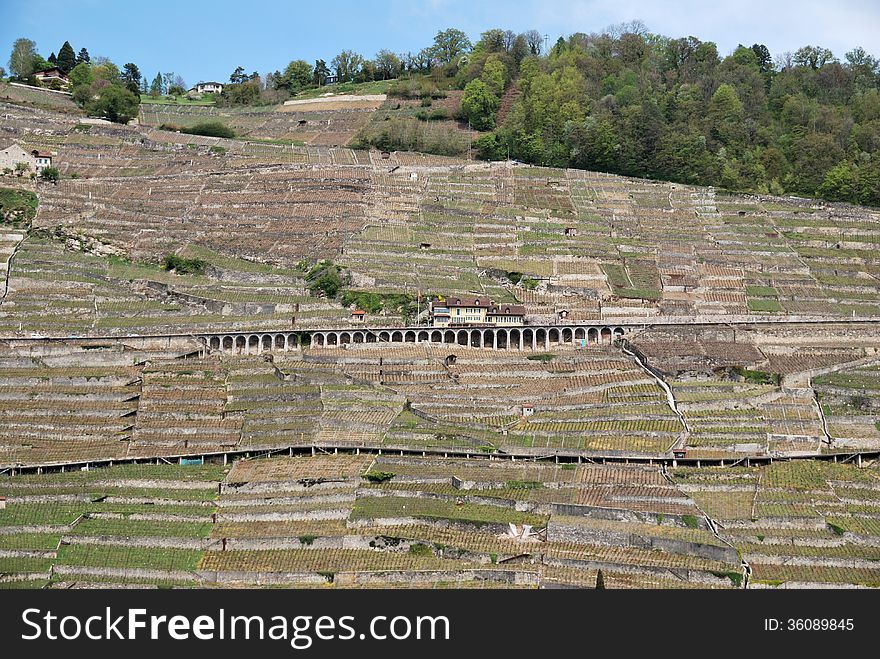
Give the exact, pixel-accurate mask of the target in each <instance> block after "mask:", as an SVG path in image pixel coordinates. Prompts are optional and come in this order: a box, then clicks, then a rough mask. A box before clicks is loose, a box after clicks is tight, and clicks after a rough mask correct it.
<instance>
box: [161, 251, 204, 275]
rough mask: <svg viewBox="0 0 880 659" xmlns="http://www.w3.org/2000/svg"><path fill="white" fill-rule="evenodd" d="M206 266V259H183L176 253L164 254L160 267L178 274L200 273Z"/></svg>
mask: <svg viewBox="0 0 880 659" xmlns="http://www.w3.org/2000/svg"><path fill="white" fill-rule="evenodd" d="M207 266H208V263H207V261H203V260H202V259H184V258H181V257H179V256H177V255H176V254H166V255H165V258H164V259H162V268H164V269H165V270H168V271H169V272H170V271H172V270H173V271H174V272H176V273H177V274H179V275H200V274H202V273H203V272H204V271H205V268H206V267H207Z"/></svg>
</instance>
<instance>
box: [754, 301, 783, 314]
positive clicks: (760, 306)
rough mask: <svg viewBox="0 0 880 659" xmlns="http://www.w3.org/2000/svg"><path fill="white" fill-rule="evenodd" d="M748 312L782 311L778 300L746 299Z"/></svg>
mask: <svg viewBox="0 0 880 659" xmlns="http://www.w3.org/2000/svg"><path fill="white" fill-rule="evenodd" d="M748 306H749V311H767V312H773V311H782V310H783V309H782V305H781V304H780V303H779V300H774V299H773V298H759V299H754V298H749V299H748Z"/></svg>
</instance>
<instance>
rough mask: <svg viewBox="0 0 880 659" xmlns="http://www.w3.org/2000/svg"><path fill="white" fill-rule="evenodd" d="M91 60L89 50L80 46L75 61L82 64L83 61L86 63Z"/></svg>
mask: <svg viewBox="0 0 880 659" xmlns="http://www.w3.org/2000/svg"><path fill="white" fill-rule="evenodd" d="M91 61H92V58H91V57H89V51H87V50H86V49H85V48H80V51H79V55H77V56H76V63H77V64H82V63H83V62H85V63H86V64H88V63H89V62H91Z"/></svg>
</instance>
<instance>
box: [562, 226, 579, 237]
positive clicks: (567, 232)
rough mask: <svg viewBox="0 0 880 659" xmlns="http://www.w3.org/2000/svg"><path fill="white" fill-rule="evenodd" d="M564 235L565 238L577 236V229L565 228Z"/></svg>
mask: <svg viewBox="0 0 880 659" xmlns="http://www.w3.org/2000/svg"><path fill="white" fill-rule="evenodd" d="M565 235H566V236H576V235H578V230H577V227H565Z"/></svg>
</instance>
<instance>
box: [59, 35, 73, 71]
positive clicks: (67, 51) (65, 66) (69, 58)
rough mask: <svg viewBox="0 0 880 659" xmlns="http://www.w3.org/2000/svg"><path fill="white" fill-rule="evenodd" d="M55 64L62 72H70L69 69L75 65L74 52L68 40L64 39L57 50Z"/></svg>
mask: <svg viewBox="0 0 880 659" xmlns="http://www.w3.org/2000/svg"><path fill="white" fill-rule="evenodd" d="M56 65H57V66H58V68H59V69H61V71H62V72H63V73H70V70H71V69H72V68H73V67H75V66H76V53H74V52H73V47H72V46H71V45H70V42H69V41H65V42H64V45H63V46H61V50H59V51H58V60H57V61H56Z"/></svg>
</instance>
